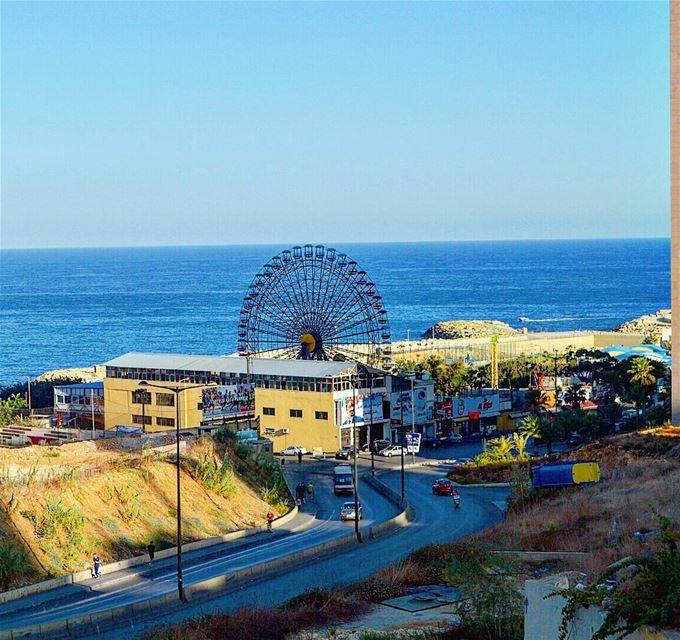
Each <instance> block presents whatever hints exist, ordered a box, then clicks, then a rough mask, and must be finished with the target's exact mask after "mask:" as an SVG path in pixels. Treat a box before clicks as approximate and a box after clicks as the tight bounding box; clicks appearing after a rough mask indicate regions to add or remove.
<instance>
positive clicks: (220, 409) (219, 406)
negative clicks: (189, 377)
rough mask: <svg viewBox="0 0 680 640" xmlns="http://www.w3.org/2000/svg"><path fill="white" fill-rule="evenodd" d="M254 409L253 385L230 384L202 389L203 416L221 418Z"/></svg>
mask: <svg viewBox="0 0 680 640" xmlns="http://www.w3.org/2000/svg"><path fill="white" fill-rule="evenodd" d="M249 411H255V385H253V384H230V385H223V386H218V387H208V388H207V389H203V417H204V418H222V417H225V416H234V415H236V414H238V413H247V412H249Z"/></svg>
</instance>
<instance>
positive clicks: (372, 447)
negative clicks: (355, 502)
mask: <svg viewBox="0 0 680 640" xmlns="http://www.w3.org/2000/svg"><path fill="white" fill-rule="evenodd" d="M368 385H369V394H370V395H369V402H370V406H371V417H370V420H371V422H370V425H369V427H368V442H369V445H368V447H369V449H370V451H371V475H372V476H374V475H375V443H374V442H373V372H370V373H369V374H368Z"/></svg>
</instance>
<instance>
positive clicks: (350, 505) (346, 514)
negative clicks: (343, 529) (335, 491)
mask: <svg viewBox="0 0 680 640" xmlns="http://www.w3.org/2000/svg"><path fill="white" fill-rule="evenodd" d="M363 517H364V514H363V509H362V508H361V503H359V520H361V519H362V518H363ZM340 520H356V512H355V511H354V501H353V500H352V501H351V502H344V503H343V505H342V507H340Z"/></svg>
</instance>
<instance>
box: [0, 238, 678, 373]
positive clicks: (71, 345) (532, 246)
mask: <svg viewBox="0 0 680 640" xmlns="http://www.w3.org/2000/svg"><path fill="white" fill-rule="evenodd" d="M335 246H336V248H337V249H338V250H341V251H344V252H345V253H347V254H348V255H349V256H350V257H351V258H352V259H354V260H356V261H357V262H358V263H359V265H360V266H361V267H362V268H363V269H365V270H366V271H367V272H368V274H369V277H370V278H371V279H372V280H373V281H374V282H375V283H376V285H377V287H378V291H379V293H380V294H381V295H382V296H383V299H384V304H385V308H386V309H387V311H388V314H389V319H390V326H391V329H392V337H393V339H404V338H405V337H406V335H407V332H410V335H411V337H414V336H419V335H420V334H421V333H422V332H423V331H424V330H425V329H427V327H428V326H430V325H431V324H433V323H434V322H437V321H440V320H449V319H459V318H464V319H497V320H502V321H504V322H508V323H510V324H512V325H513V326H520V324H519V322H518V317H519V316H525V317H528V318H530V319H531V320H532V322H529V323H527V324H526V326H527V327H528V328H529V330H530V331H539V330H572V329H594V328H597V329H608V328H611V327H613V326H615V325H616V324H619V323H620V322H623V321H624V320H627V319H629V318H631V317H634V316H637V315H641V314H643V313H650V312H653V311H656V310H658V309H661V308H668V307H670V241H669V240H668V239H645V240H589V241H582V240H579V241H526V242H442V243H399V244H354V245H344V244H338V245H335ZM285 248H288V247H286V246H272V245H267V246H222V247H162V248H131V249H130V248H128V249H122V248H121V249H53V250H52V249H50V250H3V251H2V252H0V290H1V294H2V309H1V315H0V336H1V337H2V348H1V352H0V384H5V383H9V382H14V381H16V380H19V379H20V378H21V377H22V376H35V375H38V374H40V373H42V372H43V371H46V370H49V369H57V368H65V367H74V366H89V365H91V364H94V363H101V362H104V361H106V360H108V359H111V358H113V357H115V356H118V355H120V354H122V353H125V352H127V351H133V350H137V351H167V352H177V353H182V352H183V353H201V354H226V353H231V352H233V351H235V349H236V326H237V322H238V314H239V310H240V307H241V301H242V298H243V295H244V294H245V292H246V289H247V287H248V285H249V284H250V282H251V280H252V278H253V276H254V275H255V274H256V273H257V271H258V269H259V268H260V267H261V266H262V265H263V264H264V263H265V262H267V261H268V260H269V259H270V258H271V257H272V256H274V255H276V254H277V253H279V251H281V250H282V249H285Z"/></svg>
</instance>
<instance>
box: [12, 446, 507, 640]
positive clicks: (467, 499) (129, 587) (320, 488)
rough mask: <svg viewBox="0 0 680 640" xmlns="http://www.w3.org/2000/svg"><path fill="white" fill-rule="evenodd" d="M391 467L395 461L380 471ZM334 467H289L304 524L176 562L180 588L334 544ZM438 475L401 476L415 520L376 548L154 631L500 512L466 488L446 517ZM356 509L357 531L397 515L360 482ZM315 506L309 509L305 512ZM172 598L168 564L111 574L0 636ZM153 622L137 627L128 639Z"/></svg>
mask: <svg viewBox="0 0 680 640" xmlns="http://www.w3.org/2000/svg"><path fill="white" fill-rule="evenodd" d="M392 464H398V461H397V460H394V461H389V462H387V463H386V465H385V466H387V465H392ZM361 465H362V470H363V471H364V472H366V471H368V469H369V468H370V467H369V465H370V462H369V460H367V459H366V460H362V461H361ZM332 466H333V464H332V463H325V465H324V464H323V463H322V464H320V465H319V464H316V465H313V464H311V463H309V462H305V464H303V465H302V466H301V467H298V465H291V467H294V469H295V471H293V468H291V467H289V468H288V469H286V471H287V474H290V473H298V472H300V473H301V474H302V475H303V476H304V477H305V478H306V479H309V478H311V479H313V481H314V484H315V486H316V501H317V503H318V511H317V512H316V514H315V515H314V516H313V517H312V516H311V514H310V513H309V512H308V513H307V514H305V513H303V514H301V515H300V516H299V517H298V518H296V519H295V520H294V521H293V523H292V524H291V526H289V527H287V528H286V530H284V531H279V532H275V533H272V534H261V535H259V536H255V538H251V539H248V540H246V541H244V542H242V543H241V544H234V543H229V544H225V545H219V546H218V547H214V548H211V549H210V550H201V551H197V552H193V553H188V554H186V555H185V556H184V559H185V563H184V580H185V585H189V584H192V583H194V582H198V581H201V580H205V579H207V578H210V577H213V576H217V575H224V574H228V573H230V572H233V571H236V570H238V569H241V568H244V567H248V566H252V565H255V564H258V563H261V562H266V561H268V560H270V559H273V558H278V557H281V556H285V555H287V554H290V553H293V552H295V551H299V550H301V549H304V548H306V547H309V546H313V545H316V544H320V543H323V542H325V541H329V540H332V539H333V538H337V537H339V536H342V535H345V534H347V533H348V532H351V531H352V529H353V523H352V522H347V523H341V522H339V520H338V509H339V506H340V504H341V503H342V502H343V501H344V500H345V498H338V497H335V496H334V495H333V491H332V477H331V475H330V472H331V469H332ZM444 472H445V469H440V468H430V467H412V468H410V469H408V471H407V475H406V478H407V482H406V489H407V498H408V499H409V500H410V501H411V503H412V504H413V506H414V508H415V519H414V520H413V522H411V523H410V524H409V526H408V527H406V528H404V529H401V530H399V531H397V532H396V533H394V534H392V535H389V536H385V537H383V538H379V539H377V540H374V541H370V542H368V541H367V542H366V543H365V544H363V545H357V546H356V547H353V548H351V549H349V550H347V551H346V552H344V553H338V554H335V555H332V556H330V557H328V556H327V557H323V558H320V559H319V560H317V561H315V562H314V563H313V564H310V565H305V566H301V567H299V568H296V569H295V570H291V571H289V572H287V573H285V574H282V575H278V576H274V577H272V578H270V579H267V580H266V586H264V584H263V583H262V582H259V583H255V584H249V585H247V586H244V587H242V588H240V589H237V590H235V591H233V592H230V593H227V594H224V595H221V596H218V597H216V598H214V599H212V600H210V601H209V602H204V603H199V604H191V603H190V604H189V605H186V606H185V607H183V608H182V609H181V610H176V611H173V612H170V613H169V614H165V615H160V612H159V615H157V616H156V617H155V619H154V623H156V624H157V623H160V622H173V621H179V620H181V619H183V618H185V617H187V616H192V615H197V614H200V613H206V612H209V611H214V610H216V609H222V610H233V609H235V608H239V607H243V606H254V605H257V606H273V605H276V604H279V603H281V602H283V601H285V600H287V599H288V598H290V597H292V596H294V595H296V594H297V593H299V592H301V591H302V590H303V589H304V588H308V587H313V586H333V585H338V584H344V583H348V582H353V581H356V580H360V579H362V578H365V577H367V576H368V575H370V574H371V573H373V572H374V571H376V570H377V569H379V568H380V567H382V566H385V565H388V564H391V563H393V562H395V561H397V560H399V559H401V558H403V557H405V556H407V555H408V554H409V553H410V552H411V551H412V550H413V549H415V548H418V547H420V546H423V545H426V544H430V543H433V542H443V541H447V540H452V539H456V538H460V537H463V536H465V535H469V534H470V533H473V532H475V531H479V530H480V529H483V528H485V527H487V526H489V525H490V524H492V523H493V522H495V521H497V520H499V519H500V518H501V517H502V513H501V510H500V507H502V505H503V503H504V501H505V498H506V496H507V490H506V489H502V488H468V487H466V488H464V489H463V490H462V494H463V498H462V506H461V509H460V510H454V509H453V507H452V504H451V500H450V498H446V497H436V496H433V495H432V493H431V484H432V481H433V479H434V478H436V477H438V476H440V475H443V474H444ZM381 479H382V480H383V481H384V482H385V483H386V484H388V485H389V486H391V487H392V488H393V489H395V490H397V491H398V490H399V488H400V476H399V473H398V472H388V473H385V474H384V475H383V476H382V477H381ZM360 496H361V502H362V504H363V507H364V521H363V523H362V527H363V528H364V529H365V528H367V527H368V526H370V525H372V524H374V523H377V522H381V521H384V520H387V519H388V518H390V517H392V516H393V515H395V514H396V512H397V509H396V507H395V506H394V505H393V504H392V503H390V502H388V501H387V500H386V499H385V498H384V497H383V496H382V495H380V494H379V493H378V492H376V491H375V490H373V489H372V488H371V487H370V486H369V485H367V484H366V483H363V482H362V483H361V487H360ZM310 506H311V507H313V508H314V509H315V510H316V508H317V505H307V507H306V509H309V507H310ZM175 589H176V573H175V568H174V561H173V559H172V558H171V559H168V560H165V561H162V562H157V563H154V565H153V567H150V566H148V565H145V566H143V567H139V568H135V569H131V570H127V571H124V572H118V573H117V574H111V575H110V576H108V577H104V578H100V579H98V580H91V581H88V582H87V583H84V584H82V585H71V586H69V587H65V588H61V589H56V590H52V591H50V592H47V593H44V594H39V595H36V596H32V597H29V598H25V599H22V600H20V601H15V602H10V603H6V604H4V605H0V629H7V628H13V629H17V628H21V627H24V626H29V625H34V624H38V623H42V624H44V623H46V622H49V621H54V620H62V619H65V618H73V617H77V616H79V615H85V614H89V613H94V612H97V611H104V610H108V609H111V608H113V607H117V606H121V605H123V604H131V603H133V602H137V601H140V600H145V599H148V598H151V597H154V596H156V595H160V594H162V593H168V592H171V591H173V590H175ZM150 624H151V623H147V624H140V623H136V624H135V626H134V630H135V631H138V630H139V629H141V628H144V627H148V626H150ZM93 637H106V638H120V639H121V640H123V639H125V640H129V638H130V628H129V627H128V628H120V629H117V630H111V631H106V632H102V634H96V636H95V635H93Z"/></svg>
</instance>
